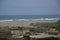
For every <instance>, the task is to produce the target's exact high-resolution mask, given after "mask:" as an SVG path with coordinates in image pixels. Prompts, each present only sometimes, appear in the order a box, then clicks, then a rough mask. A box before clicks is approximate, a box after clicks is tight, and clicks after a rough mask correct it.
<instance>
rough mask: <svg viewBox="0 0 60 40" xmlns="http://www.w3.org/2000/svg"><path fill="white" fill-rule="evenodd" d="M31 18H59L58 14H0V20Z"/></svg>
mask: <svg viewBox="0 0 60 40" xmlns="http://www.w3.org/2000/svg"><path fill="white" fill-rule="evenodd" d="M31 20H60V15H0V22H4V21H31Z"/></svg>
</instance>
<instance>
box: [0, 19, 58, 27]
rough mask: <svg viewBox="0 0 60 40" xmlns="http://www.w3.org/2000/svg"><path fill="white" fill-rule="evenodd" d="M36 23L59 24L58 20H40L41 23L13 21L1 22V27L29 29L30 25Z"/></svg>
mask: <svg viewBox="0 0 60 40" xmlns="http://www.w3.org/2000/svg"><path fill="white" fill-rule="evenodd" d="M35 22H58V20H39V21H12V22H0V26H22V25H23V26H24V27H29V26H30V25H29V24H30V23H35Z"/></svg>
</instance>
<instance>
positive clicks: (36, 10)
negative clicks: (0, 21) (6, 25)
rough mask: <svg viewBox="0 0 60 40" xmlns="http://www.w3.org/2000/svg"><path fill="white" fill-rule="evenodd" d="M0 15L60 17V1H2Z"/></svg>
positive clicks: (0, 0) (0, 2)
mask: <svg viewBox="0 0 60 40" xmlns="http://www.w3.org/2000/svg"><path fill="white" fill-rule="evenodd" d="M0 15H60V0H0Z"/></svg>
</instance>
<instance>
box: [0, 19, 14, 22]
mask: <svg viewBox="0 0 60 40" xmlns="http://www.w3.org/2000/svg"><path fill="white" fill-rule="evenodd" d="M7 21H13V20H12V19H11V20H0V22H7Z"/></svg>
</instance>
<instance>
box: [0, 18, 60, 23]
mask: <svg viewBox="0 0 60 40" xmlns="http://www.w3.org/2000/svg"><path fill="white" fill-rule="evenodd" d="M40 20H60V18H40V19H9V20H0V22H10V21H40Z"/></svg>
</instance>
